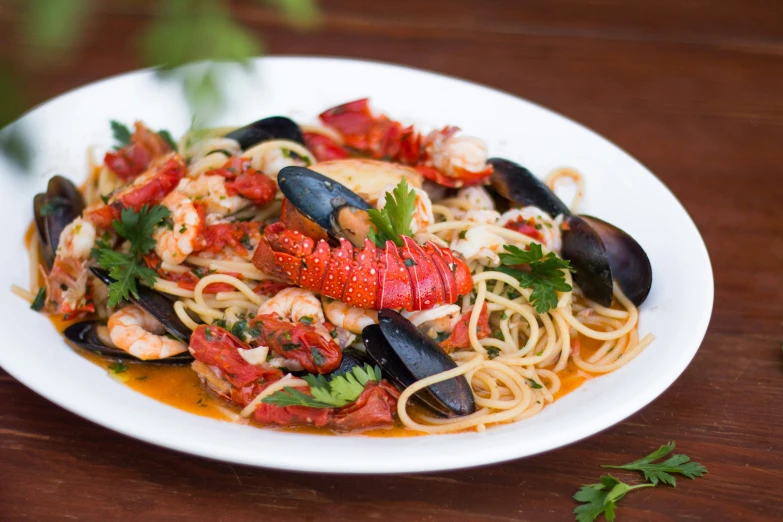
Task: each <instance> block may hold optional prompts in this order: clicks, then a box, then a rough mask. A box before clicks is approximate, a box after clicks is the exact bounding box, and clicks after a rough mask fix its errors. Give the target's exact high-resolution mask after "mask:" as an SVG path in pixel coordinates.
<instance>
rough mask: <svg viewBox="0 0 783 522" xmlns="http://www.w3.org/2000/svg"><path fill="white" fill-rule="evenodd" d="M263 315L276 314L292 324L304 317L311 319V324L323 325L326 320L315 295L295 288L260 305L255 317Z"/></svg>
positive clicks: (280, 292)
mask: <svg viewBox="0 0 783 522" xmlns="http://www.w3.org/2000/svg"><path fill="white" fill-rule="evenodd" d="M265 314H276V315H278V316H280V317H282V318H283V319H287V320H289V321H291V322H294V323H296V322H299V321H300V320H301V319H302V318H304V317H309V318H310V319H312V321H311V322H312V323H313V324H323V322H324V321H325V320H326V319H325V318H324V310H323V308H322V307H321V302H320V301H319V300H318V298H317V297H316V296H315V294H314V293H313V292H311V291H309V290H305V289H304V288H296V287H291V288H284V289H283V290H280V291H279V292H278V293H277V294H276V295H275V296H274V297H272V298H271V299H269V300H268V301H266V302H264V303H263V304H261V306H260V307H259V308H258V314H257V315H265ZM327 335H328V334H327Z"/></svg>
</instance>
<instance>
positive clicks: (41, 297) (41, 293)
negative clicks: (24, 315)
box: [30, 287, 46, 312]
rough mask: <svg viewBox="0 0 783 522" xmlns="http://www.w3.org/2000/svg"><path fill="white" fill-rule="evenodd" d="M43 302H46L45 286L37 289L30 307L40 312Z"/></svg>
mask: <svg viewBox="0 0 783 522" xmlns="http://www.w3.org/2000/svg"><path fill="white" fill-rule="evenodd" d="M44 304H46V287H41V288H40V289H39V290H38V293H37V294H35V299H33V304H31V305H30V309H31V310H35V311H36V312H40V311H41V309H42V308H43V307H44Z"/></svg>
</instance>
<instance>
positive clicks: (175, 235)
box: [152, 191, 206, 265]
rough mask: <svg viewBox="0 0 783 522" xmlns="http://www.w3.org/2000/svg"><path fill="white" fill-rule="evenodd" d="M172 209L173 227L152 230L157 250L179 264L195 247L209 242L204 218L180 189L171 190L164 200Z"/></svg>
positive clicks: (173, 262) (200, 247) (172, 262)
mask: <svg viewBox="0 0 783 522" xmlns="http://www.w3.org/2000/svg"><path fill="white" fill-rule="evenodd" d="M161 204H162V205H163V206H165V207H166V208H168V209H169V210H170V211H171V222H172V223H171V227H170V228H169V227H168V226H162V227H158V229H157V230H156V231H155V233H154V234H153V236H152V237H153V239H155V241H156V243H155V253H157V254H158V256H159V257H160V258H161V259H162V260H163V261H165V262H166V263H171V264H173V265H178V264H180V263H182V262H183V261H185V258H186V257H188V256H189V255H190V254H192V253H193V252H194V251H197V250H200V249H202V248H204V246H206V241H205V239H204V218H203V216H202V215H201V212H199V210H198V209H197V208H196V206H195V205H194V203H193V201H191V200H190V199H189V198H188V197H187V196H185V195H184V194H182V193H181V192H176V191H175V192H172V193H170V194H169V195H168V196H166V197H165V198H163V201H161Z"/></svg>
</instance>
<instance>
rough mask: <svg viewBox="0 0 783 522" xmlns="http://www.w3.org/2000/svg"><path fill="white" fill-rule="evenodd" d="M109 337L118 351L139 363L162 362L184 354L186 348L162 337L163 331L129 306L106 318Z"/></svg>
mask: <svg viewBox="0 0 783 522" xmlns="http://www.w3.org/2000/svg"><path fill="white" fill-rule="evenodd" d="M108 327H109V337H111V341H112V343H114V345H115V346H117V348H119V349H121V350H125V351H126V352H128V353H129V354H131V355H133V356H135V357H138V358H139V359H142V360H147V359H165V358H166V357H171V356H172V355H177V354H179V353H183V352H185V351H187V349H188V346H187V345H186V344H185V343H183V342H182V341H179V340H177V339H172V338H170V337H167V336H166V335H163V334H165V333H166V329H165V328H164V327H163V325H161V324H160V323H159V322H158V321H157V320H156V319H155V318H154V317H152V316H151V315H149V314H148V313H147V312H145V311H144V310H142V309H141V308H139V307H138V306H136V305H129V306H126V307H125V308H122V309H120V310H118V311H116V312H114V313H113V314H112V316H111V317H109V324H108Z"/></svg>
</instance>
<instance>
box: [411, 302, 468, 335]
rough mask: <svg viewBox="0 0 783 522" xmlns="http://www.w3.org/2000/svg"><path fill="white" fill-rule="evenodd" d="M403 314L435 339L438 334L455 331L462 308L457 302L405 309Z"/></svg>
mask: <svg viewBox="0 0 783 522" xmlns="http://www.w3.org/2000/svg"><path fill="white" fill-rule="evenodd" d="M402 316H403V317H405V318H406V319H408V320H409V321H410V322H411V323H413V324H414V325H416V326H418V327H419V329H420V330H422V331H423V332H424V333H425V334H427V335H428V336H430V337H431V338H433V339H434V338H436V337H438V334H442V333H449V334H450V333H451V332H453V331H454V327H455V326H456V325H457V322H458V321H459V320H460V317H461V316H462V308H461V307H460V306H459V305H456V304H448V305H440V306H436V307H435V308H430V309H429V310H417V311H415V312H408V311H407V310H403V311H402Z"/></svg>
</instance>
